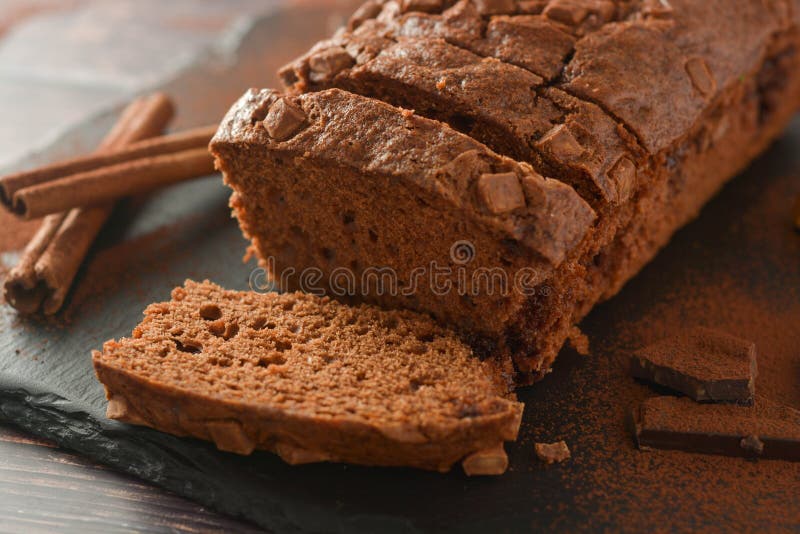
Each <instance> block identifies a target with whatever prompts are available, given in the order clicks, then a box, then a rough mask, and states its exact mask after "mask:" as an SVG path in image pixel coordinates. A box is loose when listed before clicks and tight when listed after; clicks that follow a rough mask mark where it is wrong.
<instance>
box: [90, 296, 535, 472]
mask: <svg viewBox="0 0 800 534" xmlns="http://www.w3.org/2000/svg"><path fill="white" fill-rule="evenodd" d="M93 357H94V365H95V369H96V372H97V375H98V378H99V379H100V381H101V382H102V383H103V384H104V385H105V387H106V392H107V396H108V398H109V400H110V402H109V409H108V415H109V417H112V418H116V419H119V420H122V421H127V422H131V423H134V424H145V425H147V426H151V427H153V428H156V429H159V430H162V431H166V432H170V433H173V434H177V435H189V436H193V437H197V438H201V439H207V440H211V441H213V442H215V443H216V445H217V447H218V448H220V449H222V450H226V451H230V452H235V453H239V454H249V453H250V452H252V450H254V449H256V448H259V449H267V450H272V451H274V452H276V453H278V454H279V455H280V456H281V457H282V458H283V459H284V460H286V461H287V462H289V463H292V464H297V463H308V462H311V461H340V462H349V463H359V464H366V465H388V466H411V467H420V468H424V469H432V470H439V471H443V470H447V469H449V468H450V466H452V464H454V463H456V462H459V461H461V460H462V459H464V458H466V457H468V456H470V455H472V454H474V453H476V452H478V451H483V450H487V449H491V448H493V447H496V445H497V443H502V442H503V441H507V440H513V439H516V436H517V432H518V429H519V424H520V417H521V412H522V405H521V404H519V403H517V402H515V401H514V400H513V399H512V398H510V397H509V396H508V393H507V389H506V388H505V387H503V381H502V377H501V376H500V370H499V369H498V368H497V367H496V366H495V365H494V364H493V363H490V362H482V361H480V360H479V359H478V358H476V357H475V356H474V355H473V353H472V351H471V349H469V347H467V346H466V345H464V344H463V343H462V342H461V341H460V340H459V339H458V338H457V337H456V336H455V335H454V334H452V333H451V332H450V331H448V330H446V329H443V328H441V327H439V326H438V325H436V324H435V323H434V322H433V321H432V320H431V319H429V318H427V317H425V316H422V315H418V314H415V313H411V312H400V311H382V310H379V309H377V308H374V307H371V306H366V305H362V306H359V307H348V306H346V305H343V304H340V303H338V302H335V301H331V300H330V299H328V298H320V297H315V296H312V295H306V294H301V293H289V294H282V295H279V294H275V293H269V294H257V293H252V292H234V291H226V290H223V289H222V288H220V287H218V286H215V285H214V284H211V283H209V282H203V283H195V282H191V281H187V282H186V285H185V286H184V287H179V288H177V289H175V290H174V291H173V294H172V300H171V301H170V302H164V303H157V304H153V305H151V306H149V307H148V308H147V310H146V311H145V318H144V320H143V321H142V323H141V324H140V325H139V326H137V327H136V328H135V329H134V331H133V334H132V336H131V337H130V338H123V339H121V340H119V341H109V342H107V343H106V344H105V346H104V347H103V351H102V352H95V353H94V355H93ZM495 470H496V469H495Z"/></svg>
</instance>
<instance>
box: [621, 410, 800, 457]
mask: <svg viewBox="0 0 800 534" xmlns="http://www.w3.org/2000/svg"><path fill="white" fill-rule="evenodd" d="M633 421H634V427H635V432H636V443H637V445H638V446H639V448H640V449H642V450H648V449H651V448H654V449H677V450H682V451H687V452H699V453H706V454H722V455H726V456H750V457H753V456H755V457H759V458H765V459H777V460H792V461H800V412H798V411H797V410H795V409H793V408H789V407H788V406H782V405H780V404H776V403H774V402H771V401H769V400H767V399H763V398H760V397H759V398H757V399H756V403H755V406H753V407H745V406H736V405H733V404H698V403H696V402H694V401H693V400H691V399H688V398H686V397H682V398H678V397H654V398H651V399H647V400H646V401H644V402H643V403H642V404H641V405H640V406H639V407H637V408H636V409H635V410H634V412H633Z"/></svg>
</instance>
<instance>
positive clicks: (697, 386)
mask: <svg viewBox="0 0 800 534" xmlns="http://www.w3.org/2000/svg"><path fill="white" fill-rule="evenodd" d="M631 373H632V374H633V376H635V377H636V378H642V379H644V380H649V381H651V382H655V383H656V384H659V385H662V386H666V387H668V388H671V389H673V390H675V391H677V392H680V393H683V394H685V395H688V396H689V397H691V398H692V399H694V400H696V401H712V402H740V403H745V404H750V403H752V401H753V395H754V394H755V380H756V375H757V365H756V346H755V343H753V342H751V341H746V340H744V339H740V338H737V337H734V336H731V335H729V334H726V333H723V332H718V331H716V330H711V329H709V328H702V327H698V328H695V329H692V330H690V331H689V332H686V333H684V334H681V335H678V336H674V337H672V338H668V339H664V340H662V341H660V342H658V343H656V344H654V345H651V346H649V347H646V348H644V349H641V350H639V351H638V352H636V353H635V354H634V356H633V358H632V359H631Z"/></svg>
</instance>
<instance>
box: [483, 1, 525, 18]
mask: <svg viewBox="0 0 800 534" xmlns="http://www.w3.org/2000/svg"><path fill="white" fill-rule="evenodd" d="M472 3H473V4H475V7H476V8H477V9H478V13H480V14H481V15H501V14H504V13H513V12H514V11H516V9H517V6H516V3H515V1H514V0H472Z"/></svg>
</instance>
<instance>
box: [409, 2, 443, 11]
mask: <svg viewBox="0 0 800 534" xmlns="http://www.w3.org/2000/svg"><path fill="white" fill-rule="evenodd" d="M400 5H401V8H402V10H403V13H406V12H409V11H419V12H422V13H438V12H440V11H441V10H442V7H443V1H442V0H401V1H400Z"/></svg>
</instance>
